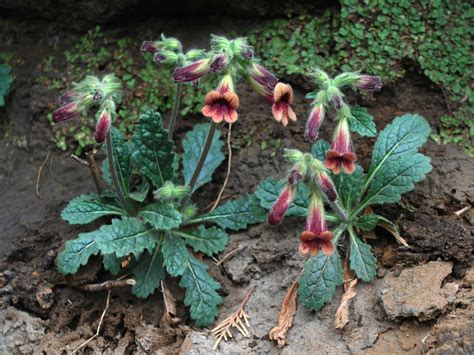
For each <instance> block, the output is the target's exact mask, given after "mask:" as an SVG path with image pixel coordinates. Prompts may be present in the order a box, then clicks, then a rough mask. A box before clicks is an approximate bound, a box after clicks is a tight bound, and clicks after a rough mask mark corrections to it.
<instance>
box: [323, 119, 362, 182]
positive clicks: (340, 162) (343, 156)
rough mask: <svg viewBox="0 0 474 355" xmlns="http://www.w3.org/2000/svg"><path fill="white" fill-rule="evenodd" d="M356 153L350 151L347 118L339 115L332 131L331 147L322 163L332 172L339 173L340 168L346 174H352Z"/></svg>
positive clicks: (350, 144)
mask: <svg viewBox="0 0 474 355" xmlns="http://www.w3.org/2000/svg"><path fill="white" fill-rule="evenodd" d="M356 158H357V157H356V155H355V154H354V152H353V151H352V142H351V136H350V132H349V123H348V122H347V118H345V117H341V118H340V119H339V122H338V124H337V127H336V130H335V132H334V137H333V139H332V142H331V148H330V149H329V150H328V151H327V152H326V160H325V162H324V165H325V166H326V167H327V168H328V169H330V170H332V172H333V173H334V174H339V173H340V172H341V168H343V169H344V170H345V172H346V173H347V174H352V173H353V172H354V170H355V163H354V161H355V160H356Z"/></svg>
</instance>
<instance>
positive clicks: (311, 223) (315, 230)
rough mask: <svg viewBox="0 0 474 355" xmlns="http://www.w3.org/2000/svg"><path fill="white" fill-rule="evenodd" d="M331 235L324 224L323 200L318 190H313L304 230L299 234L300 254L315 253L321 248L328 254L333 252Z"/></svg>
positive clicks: (312, 254)
mask: <svg viewBox="0 0 474 355" xmlns="http://www.w3.org/2000/svg"><path fill="white" fill-rule="evenodd" d="M332 237H333V234H332V232H330V231H328V229H327V225H326V214H325V211H324V203H323V200H322V198H321V196H320V194H319V193H318V192H313V194H312V195H311V199H310V203H309V207H308V215H307V218H306V230H305V231H304V232H303V233H301V236H300V245H299V250H300V252H301V253H302V254H309V255H311V256H315V255H317V254H318V252H319V251H320V250H321V251H322V252H323V253H324V254H326V255H328V256H329V255H331V254H332V253H334V245H333V244H332Z"/></svg>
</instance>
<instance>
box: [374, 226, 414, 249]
mask: <svg viewBox="0 0 474 355" xmlns="http://www.w3.org/2000/svg"><path fill="white" fill-rule="evenodd" d="M377 225H378V226H380V227H382V228H383V229H385V230H386V231H387V232H389V233H390V234H391V235H393V237H394V238H395V240H396V241H397V242H398V243H399V244H401V245H403V246H404V247H405V248H411V247H410V245H409V244H408V243H407V241H406V240H405V238H403V237H402V236H401V235H400V232H399V231H398V229H397V228H396V227H395V225H393V224H392V223H389V222H386V221H379V223H377Z"/></svg>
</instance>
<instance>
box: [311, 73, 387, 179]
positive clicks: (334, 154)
mask: <svg viewBox="0 0 474 355" xmlns="http://www.w3.org/2000/svg"><path fill="white" fill-rule="evenodd" d="M313 76H314V78H315V80H316V83H317V84H318V86H319V87H320V90H319V91H318V92H317V93H310V94H308V95H307V97H308V98H312V99H313V100H314V101H313V103H312V109H311V113H310V114H309V117H308V120H307V121H306V128H305V138H306V139H307V140H308V141H310V142H312V143H314V142H315V141H316V140H317V139H318V134H319V128H320V127H321V125H322V123H323V121H324V119H325V116H326V112H327V110H328V108H329V107H333V108H334V109H335V110H336V111H337V115H336V120H337V126H336V130H335V131H334V135H333V138H332V141H331V148H330V149H329V150H328V151H327V153H326V161H325V162H324V164H325V166H326V167H327V168H328V169H330V170H331V171H332V172H333V173H334V174H339V173H340V172H341V170H344V171H345V172H346V173H347V174H352V173H353V172H354V170H355V163H354V162H355V160H356V159H357V157H356V154H355V153H354V151H353V147H352V140H351V135H350V130H349V120H350V119H351V117H352V116H351V110H350V107H349V105H347V104H346V103H345V101H344V94H343V93H342V92H341V89H342V88H343V87H345V86H351V87H352V88H354V89H356V88H357V89H360V90H366V91H378V90H380V89H381V88H382V82H381V80H380V78H379V77H378V76H370V75H364V74H359V73H357V72H349V73H342V74H340V75H338V76H336V77H335V78H334V79H331V78H330V77H329V76H328V75H327V74H326V73H325V72H323V71H322V70H319V69H316V70H315V72H314V74H313Z"/></svg>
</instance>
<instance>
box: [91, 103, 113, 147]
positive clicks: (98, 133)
mask: <svg viewBox="0 0 474 355" xmlns="http://www.w3.org/2000/svg"><path fill="white" fill-rule="evenodd" d="M111 124H112V116H111V115H110V112H109V111H108V110H107V109H104V110H102V112H101V113H100V116H99V119H98V121H97V125H96V127H95V133H94V138H95V141H96V142H97V143H102V142H103V141H104V140H105V137H106V136H107V132H108V131H109V129H110V125H111Z"/></svg>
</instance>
